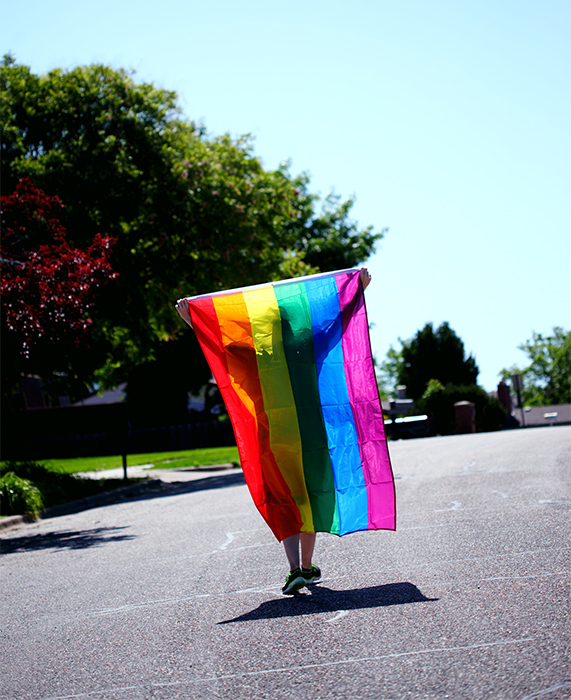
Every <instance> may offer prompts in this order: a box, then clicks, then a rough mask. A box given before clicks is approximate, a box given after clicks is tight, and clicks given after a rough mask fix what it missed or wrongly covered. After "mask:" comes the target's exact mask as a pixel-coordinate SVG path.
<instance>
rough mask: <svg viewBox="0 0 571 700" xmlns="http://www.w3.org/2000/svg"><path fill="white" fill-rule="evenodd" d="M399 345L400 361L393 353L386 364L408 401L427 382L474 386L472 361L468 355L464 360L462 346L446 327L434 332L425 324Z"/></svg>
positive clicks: (417, 397)
mask: <svg viewBox="0 0 571 700" xmlns="http://www.w3.org/2000/svg"><path fill="white" fill-rule="evenodd" d="M400 343H401V344H402V350H401V351H400V357H399V356H398V354H397V353H396V352H395V351H393V356H392V357H391V358H389V362H390V363H392V366H393V367H394V368H395V369H396V376H397V384H405V385H406V388H407V396H408V397H409V398H411V399H414V400H417V399H419V398H420V397H421V396H423V394H424V393H425V391H426V389H427V387H428V384H429V382H430V380H431V379H437V380H438V381H439V382H440V383H441V384H442V385H447V384H453V385H458V386H466V385H475V384H476V380H477V378H478V372H479V370H478V367H477V365H476V361H475V360H474V358H473V357H472V356H471V355H470V356H469V357H466V353H465V351H464V343H463V342H462V340H461V339H460V338H459V337H458V336H457V335H456V333H455V332H454V331H453V330H452V329H451V328H450V326H449V325H448V323H442V324H441V325H440V326H439V327H438V328H437V329H436V331H435V330H434V328H433V326H432V323H427V324H426V325H425V326H424V328H423V329H422V330H420V331H418V332H417V334H416V335H415V336H414V337H413V338H411V339H410V340H405V341H402V340H401V341H400ZM391 350H392V348H391Z"/></svg>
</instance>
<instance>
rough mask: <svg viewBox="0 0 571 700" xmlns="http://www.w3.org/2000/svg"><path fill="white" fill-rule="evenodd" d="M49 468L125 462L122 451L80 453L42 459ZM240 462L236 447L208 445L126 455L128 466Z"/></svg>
mask: <svg viewBox="0 0 571 700" xmlns="http://www.w3.org/2000/svg"><path fill="white" fill-rule="evenodd" d="M41 461H42V463H43V464H44V466H45V467H46V468H47V469H50V470H53V471H57V472H60V473H64V474H75V473H77V472H92V471H100V470H103V469H115V468H117V467H122V466H123V461H122V459H121V455H112V456H109V457H77V458H75V459H50V460H41ZM228 462H233V463H236V464H240V459H239V457H238V448H237V447H206V448H202V449H197V450H182V451H180V452H153V453H149V454H140V455H127V466H128V467H136V466H137V465H139V464H153V465H154V468H155V469H175V468H176V467H200V466H206V465H209V464H226V463H228Z"/></svg>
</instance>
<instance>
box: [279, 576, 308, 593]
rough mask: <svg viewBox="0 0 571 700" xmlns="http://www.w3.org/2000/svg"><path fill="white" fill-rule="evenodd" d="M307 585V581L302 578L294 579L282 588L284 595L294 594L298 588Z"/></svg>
mask: <svg viewBox="0 0 571 700" xmlns="http://www.w3.org/2000/svg"><path fill="white" fill-rule="evenodd" d="M306 585H307V581H306V580H305V579H304V578H296V579H294V580H293V581H292V582H291V583H290V584H289V586H288V587H287V588H285V589H282V593H283V594H284V595H295V594H296V593H297V592H298V591H299V590H300V589H302V588H303V587H304V586H306Z"/></svg>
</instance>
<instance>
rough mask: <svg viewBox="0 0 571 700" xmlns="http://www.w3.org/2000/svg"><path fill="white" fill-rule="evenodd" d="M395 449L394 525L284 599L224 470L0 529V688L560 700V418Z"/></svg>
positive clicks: (320, 559) (301, 698)
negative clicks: (547, 424) (542, 425)
mask: <svg viewBox="0 0 571 700" xmlns="http://www.w3.org/2000/svg"><path fill="white" fill-rule="evenodd" d="M390 451H391V457H392V462H393V469H394V472H395V476H396V484H397V505H398V523H397V531H396V532H386V531H376V532H361V533H356V534H353V535H348V536H345V537H343V538H337V537H335V536H332V535H327V534H320V535H318V538H317V548H316V553H315V558H314V560H315V562H316V563H317V564H318V565H319V566H321V568H322V570H323V580H322V582H321V583H320V584H319V585H317V586H313V587H312V588H311V590H309V591H307V592H306V593H305V594H304V595H300V596H298V597H296V598H293V599H292V598H288V597H284V596H282V594H281V586H282V584H283V580H284V577H285V574H286V570H287V566H286V559H285V556H284V554H283V548H282V546H281V545H279V544H278V543H277V542H276V541H275V539H274V538H273V536H272V534H271V532H270V531H269V529H268V528H267V526H266V525H265V523H264V522H263V520H262V519H261V518H260V516H259V515H258V513H257V511H256V510H255V508H254V506H253V504H252V501H251V499H250V496H249V494H248V491H247V488H246V486H245V484H244V480H243V476H242V474H241V472H240V471H239V470H236V469H233V470H232V469H228V470H216V471H212V472H209V473H208V475H207V474H204V475H203V474H197V473H196V472H193V473H192V474H190V472H186V473H181V474H180V475H179V476H178V478H177V476H176V474H175V476H173V479H174V480H173V481H172V482H171V483H165V484H163V486H162V488H160V489H155V490H147V491H143V492H141V493H140V494H137V493H136V492H134V493H132V494H131V495H130V496H129V497H128V498H126V499H125V500H123V501H122V502H118V503H115V504H111V505H105V506H103V507H97V508H91V509H89V510H85V511H83V512H79V513H74V514H69V515H64V516H61V517H54V518H50V519H46V520H43V521H40V522H37V523H32V524H27V525H26V524H23V525H21V526H20V527H18V528H17V529H12V530H10V531H7V532H3V533H2V534H1V535H0V545H1V556H0V566H1V574H2V593H3V596H2V639H3V642H2V652H1V657H0V663H1V668H0V697H2V698H10V699H11V700H48V699H50V700H64V699H71V698H74V699H75V698H85V699H88V698H89V699H93V700H101V699H103V700H135V699H137V700H139V699H141V700H142V699H145V700H147V699H149V700H150V699H151V698H152V699H153V700H164V699H167V698H168V699H171V698H192V699H193V700H194V699H195V698H196V699H199V700H200V699H202V698H232V700H242V699H244V700H245V699H246V698H248V699H250V698H268V699H271V700H275V699H278V700H281V699H284V700H285V699H286V698H287V699H288V700H289V699H290V698H296V700H306V699H307V700H310V699H311V700H322V699H323V700H324V699H326V698H367V699H368V698H370V699H371V700H382V699H387V700H388V699H391V700H393V699H395V700H396V699H399V700H400V699H401V698H413V699H416V698H429V699H430V698H452V699H459V700H461V699H464V698H466V699H468V698H469V699H470V700H478V699H480V698H485V699H491V698H494V699H498V700H532V698H533V699H535V698H541V699H542V700H562V699H563V698H570V697H571V661H570V659H571V644H570V641H571V627H570V615H569V613H570V586H569V583H570V552H569V543H570V542H571V518H570V511H571V508H570V506H571V485H570V482H571V478H570V471H571V467H570V465H571V428H569V427H566V426H555V427H548V428H537V429H528V430H517V431H510V432H503V433H487V434H477V435H466V436H452V437H435V438H426V439H418V440H410V441H402V442H396V443H392V444H391V445H390ZM153 476H154V473H153ZM165 480H166V478H165Z"/></svg>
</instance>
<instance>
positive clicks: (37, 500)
mask: <svg viewBox="0 0 571 700" xmlns="http://www.w3.org/2000/svg"><path fill="white" fill-rule="evenodd" d="M42 508H43V501H42V494H41V493H40V490H39V489H38V487H37V486H34V484H33V483H32V482H31V481H29V480H28V479H22V478H21V477H19V476H17V475H16V474H14V472H6V473H5V474H4V475H3V476H2V478H1V479H0V510H1V512H2V515H24V513H32V514H33V515H34V516H35V517H37V516H38V513H39V511H40V510H41V509H42Z"/></svg>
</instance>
